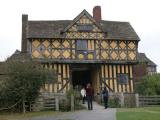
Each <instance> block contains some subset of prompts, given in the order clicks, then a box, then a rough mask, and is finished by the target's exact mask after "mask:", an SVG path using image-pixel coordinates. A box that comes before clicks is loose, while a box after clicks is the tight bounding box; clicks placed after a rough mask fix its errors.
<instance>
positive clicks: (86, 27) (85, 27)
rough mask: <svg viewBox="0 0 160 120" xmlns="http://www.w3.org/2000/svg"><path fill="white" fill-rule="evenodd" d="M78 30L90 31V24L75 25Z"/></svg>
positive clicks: (91, 27)
mask: <svg viewBox="0 0 160 120" xmlns="http://www.w3.org/2000/svg"><path fill="white" fill-rule="evenodd" d="M77 29H78V31H92V29H93V26H92V25H77Z"/></svg>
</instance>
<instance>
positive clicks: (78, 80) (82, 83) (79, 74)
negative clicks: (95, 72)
mask: <svg viewBox="0 0 160 120" xmlns="http://www.w3.org/2000/svg"><path fill="white" fill-rule="evenodd" d="M91 82H92V81H91V71H90V70H79V71H73V72H72V84H73V88H76V87H78V89H81V88H82V87H86V85H87V84H88V83H91Z"/></svg>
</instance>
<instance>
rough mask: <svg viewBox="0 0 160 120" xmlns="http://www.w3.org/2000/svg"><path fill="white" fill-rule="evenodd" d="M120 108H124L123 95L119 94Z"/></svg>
mask: <svg viewBox="0 0 160 120" xmlns="http://www.w3.org/2000/svg"><path fill="white" fill-rule="evenodd" d="M120 100H121V107H124V94H123V93H120Z"/></svg>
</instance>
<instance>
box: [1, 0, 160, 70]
mask: <svg viewBox="0 0 160 120" xmlns="http://www.w3.org/2000/svg"><path fill="white" fill-rule="evenodd" d="M96 5H100V6H101V10H102V19H104V20H112V21H128V22H130V24H131V25H132V27H133V28H134V29H135V31H136V32H137V34H138V35H139V37H140V39H141V41H140V42H139V46H138V51H139V52H145V53H146V55H147V57H149V58H150V59H151V60H152V61H154V62H155V63H156V64H157V65H158V71H160V67H159V66H160V0H1V1H0V61H3V60H4V59H5V58H6V57H8V56H10V55H11V54H12V53H13V52H14V51H15V50H16V49H19V50H20V48H21V24H22V23H21V16H22V14H28V17H29V20H72V19H74V18H75V17H76V16H77V15H78V14H79V13H80V12H81V11H82V10H83V9H86V10H87V11H88V12H89V13H90V14H91V15H92V8H93V7H94V6H96Z"/></svg>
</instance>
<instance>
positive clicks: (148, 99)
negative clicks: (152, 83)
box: [139, 95, 160, 106]
mask: <svg viewBox="0 0 160 120" xmlns="http://www.w3.org/2000/svg"><path fill="white" fill-rule="evenodd" d="M151 105H160V95H156V96H139V106H151Z"/></svg>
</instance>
